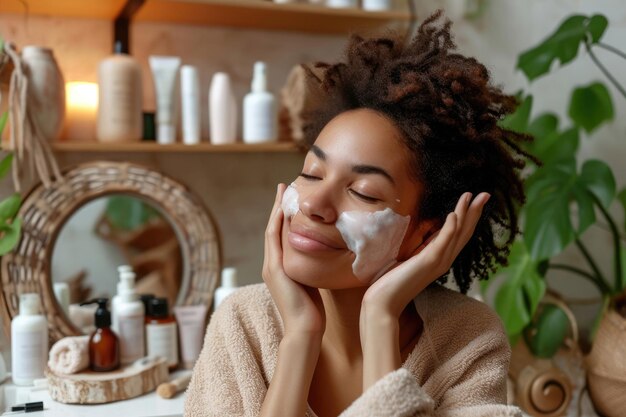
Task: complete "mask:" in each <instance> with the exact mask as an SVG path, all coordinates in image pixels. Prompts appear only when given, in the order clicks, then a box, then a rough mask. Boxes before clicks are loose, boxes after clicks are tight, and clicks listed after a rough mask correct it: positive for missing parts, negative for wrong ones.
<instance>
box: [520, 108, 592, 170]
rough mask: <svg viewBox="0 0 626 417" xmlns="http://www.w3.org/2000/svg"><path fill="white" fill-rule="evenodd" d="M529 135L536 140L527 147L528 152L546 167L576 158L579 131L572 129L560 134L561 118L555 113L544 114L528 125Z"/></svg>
mask: <svg viewBox="0 0 626 417" xmlns="http://www.w3.org/2000/svg"><path fill="white" fill-rule="evenodd" d="M528 133H529V134H531V135H532V136H533V137H534V138H535V140H534V141H533V142H530V143H529V144H528V145H527V146H526V150H528V151H529V152H530V153H531V154H533V155H534V156H536V157H537V158H539V160H540V161H541V162H542V163H543V164H544V165H549V164H552V163H555V162H558V161H560V160H565V159H571V158H574V157H575V155H576V151H577V150H578V144H579V142H580V138H579V136H580V135H579V134H578V129H577V128H575V127H572V128H569V129H567V130H565V131H562V132H560V131H559V118H558V117H557V116H556V115H555V114H553V113H544V114H542V115H539V116H538V117H537V118H535V119H534V120H533V121H532V122H531V123H530V124H529V125H528Z"/></svg>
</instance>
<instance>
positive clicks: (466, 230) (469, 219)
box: [456, 193, 491, 252]
mask: <svg viewBox="0 0 626 417" xmlns="http://www.w3.org/2000/svg"><path fill="white" fill-rule="evenodd" d="M490 197H491V196H490V195H489V194H488V193H480V194H479V195H478V196H476V198H475V199H474V200H473V201H472V203H471V204H470V206H469V207H468V209H467V213H466V215H465V221H464V222H463V224H462V225H461V226H460V227H461V231H460V238H459V240H458V241H457V245H456V246H457V252H460V251H461V249H463V247H464V246H465V245H466V244H467V242H468V241H469V240H470V238H471V237H472V235H473V234H474V230H476V225H477V224H478V221H479V220H480V216H481V215H482V213H483V209H484V207H485V204H487V201H489V198H490Z"/></svg>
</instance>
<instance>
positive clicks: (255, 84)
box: [243, 61, 278, 143]
mask: <svg viewBox="0 0 626 417" xmlns="http://www.w3.org/2000/svg"><path fill="white" fill-rule="evenodd" d="M277 138H278V117H277V112H276V99H275V98H274V95H273V94H272V93H270V92H269V91H267V74H266V65H265V62H261V61H258V62H255V64H254V75H253V77H252V91H250V93H248V94H247V95H246V97H245V98H244V100H243V141H244V142H245V143H259V142H270V141H275V140H276V139H277Z"/></svg>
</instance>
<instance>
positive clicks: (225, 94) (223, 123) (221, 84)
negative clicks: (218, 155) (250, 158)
mask: <svg viewBox="0 0 626 417" xmlns="http://www.w3.org/2000/svg"><path fill="white" fill-rule="evenodd" d="M209 124H210V127H211V143H214V144H216V145H224V144H229V143H235V141H236V139H237V103H236V101H235V95H234V93H233V89H232V86H231V82H230V77H229V76H228V74H226V73H224V72H218V73H216V74H215V75H214V76H213V79H212V80H211V87H210V89H209Z"/></svg>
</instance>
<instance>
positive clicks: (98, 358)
mask: <svg viewBox="0 0 626 417" xmlns="http://www.w3.org/2000/svg"><path fill="white" fill-rule="evenodd" d="M108 302H109V300H108V299H106V298H96V299H93V300H91V301H87V302H85V303H82V304H81V305H87V304H94V303H97V304H98V309H97V310H96V314H95V322H96V330H95V331H94V332H93V333H92V334H91V337H90V338H89V367H90V368H91V370H92V371H95V372H108V371H113V370H115V369H117V368H118V367H119V366H120V347H119V340H118V338H117V336H116V335H115V332H113V330H111V313H109V310H107V303H108Z"/></svg>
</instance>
